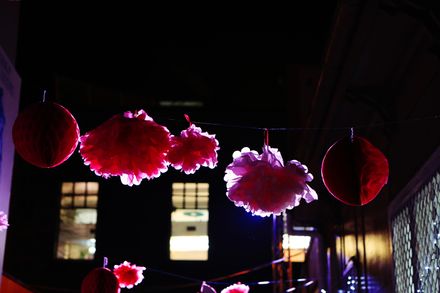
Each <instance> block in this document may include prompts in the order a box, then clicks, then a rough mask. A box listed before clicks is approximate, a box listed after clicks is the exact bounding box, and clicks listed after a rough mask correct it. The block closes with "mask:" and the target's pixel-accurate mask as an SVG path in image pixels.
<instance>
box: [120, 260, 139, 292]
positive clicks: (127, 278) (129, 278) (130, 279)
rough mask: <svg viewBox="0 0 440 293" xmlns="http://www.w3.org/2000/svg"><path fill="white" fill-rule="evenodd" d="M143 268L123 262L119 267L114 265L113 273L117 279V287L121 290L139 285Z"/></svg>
mask: <svg viewBox="0 0 440 293" xmlns="http://www.w3.org/2000/svg"><path fill="white" fill-rule="evenodd" d="M145 269H146V268H145V267H138V266H136V265H132V264H130V263H129V262H128V261H124V262H123V263H122V264H120V265H115V266H114V269H113V273H114V274H115V275H116V278H118V281H119V286H120V287H121V288H128V289H131V288H133V286H134V285H137V284H139V283H140V282H142V280H143V279H144V275H143V271H144V270H145Z"/></svg>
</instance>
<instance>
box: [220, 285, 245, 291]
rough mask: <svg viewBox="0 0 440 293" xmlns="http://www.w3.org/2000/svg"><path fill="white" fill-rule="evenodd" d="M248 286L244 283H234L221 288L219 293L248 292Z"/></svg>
mask: <svg viewBox="0 0 440 293" xmlns="http://www.w3.org/2000/svg"><path fill="white" fill-rule="evenodd" d="M248 292H249V286H247V285H244V284H240V283H238V284H234V285H231V286H229V287H226V288H225V289H223V290H222V291H221V292H220V293H248Z"/></svg>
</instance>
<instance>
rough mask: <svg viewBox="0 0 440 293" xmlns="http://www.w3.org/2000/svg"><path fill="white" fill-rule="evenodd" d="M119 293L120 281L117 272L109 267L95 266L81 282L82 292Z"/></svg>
mask: <svg viewBox="0 0 440 293" xmlns="http://www.w3.org/2000/svg"><path fill="white" fill-rule="evenodd" d="M96 292H99V293H118V292H119V283H118V279H117V278H116V276H115V274H113V272H112V271H111V270H109V269H107V268H95V269H93V270H92V271H90V272H89V273H88V274H87V276H86V277H85V278H84V279H83V281H82V283H81V293H96Z"/></svg>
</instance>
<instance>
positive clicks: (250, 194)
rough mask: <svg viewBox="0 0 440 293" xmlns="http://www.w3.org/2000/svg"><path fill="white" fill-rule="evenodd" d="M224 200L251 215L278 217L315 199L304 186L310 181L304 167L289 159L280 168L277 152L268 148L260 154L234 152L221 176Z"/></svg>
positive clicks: (311, 190) (246, 150)
mask: <svg viewBox="0 0 440 293" xmlns="http://www.w3.org/2000/svg"><path fill="white" fill-rule="evenodd" d="M224 180H225V181H226V187H227V196H228V198H229V199H230V200H231V201H233V202H234V203H235V205H236V206H239V207H240V206H241V207H244V208H245V209H246V211H248V212H251V213H252V214H253V215H259V216H262V217H264V216H269V215H271V214H275V215H279V214H281V213H282V212H283V211H285V210H286V209H292V208H293V207H295V206H297V205H299V203H300V200H301V198H303V199H304V200H305V201H306V202H308V203H309V202H311V201H313V200H316V199H318V196H317V194H316V192H315V191H314V190H313V189H312V188H310V187H309V186H308V185H307V182H310V181H312V180H313V176H312V174H310V173H308V170H307V167H306V166H304V165H302V164H301V163H300V162H298V161H295V160H292V161H289V162H287V164H286V166H284V161H283V158H282V156H281V153H280V152H279V151H278V149H275V148H271V147H270V146H268V145H265V146H264V147H263V153H262V154H261V155H260V154H258V153H257V152H256V151H251V150H250V149H249V148H243V149H242V150H241V151H235V152H234V154H233V162H232V163H231V164H229V165H228V166H227V168H226V174H225V177H224Z"/></svg>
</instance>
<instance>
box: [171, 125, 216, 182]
mask: <svg viewBox="0 0 440 293" xmlns="http://www.w3.org/2000/svg"><path fill="white" fill-rule="evenodd" d="M217 150H219V147H218V141H217V140H216V139H215V135H210V134H208V133H207V132H202V129H201V128H199V127H196V126H195V125H194V124H191V125H190V126H189V127H188V129H186V130H183V131H182V132H181V133H180V136H173V137H172V138H171V149H170V151H169V152H168V161H169V162H170V164H171V166H173V167H174V168H176V169H177V170H182V171H183V172H185V173H186V174H193V173H194V172H195V171H197V170H198V169H199V168H200V166H203V167H209V168H211V169H213V168H215V166H216V165H217Z"/></svg>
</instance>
